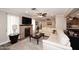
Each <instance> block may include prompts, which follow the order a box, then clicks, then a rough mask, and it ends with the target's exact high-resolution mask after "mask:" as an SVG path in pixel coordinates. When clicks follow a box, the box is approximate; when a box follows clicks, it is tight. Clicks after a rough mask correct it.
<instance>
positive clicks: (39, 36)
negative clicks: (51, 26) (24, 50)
mask: <svg viewBox="0 0 79 59" xmlns="http://www.w3.org/2000/svg"><path fill="white" fill-rule="evenodd" d="M41 37H43V38H44V33H38V34H35V35H34V36H33V35H30V36H29V38H30V42H31V38H34V39H36V40H37V44H39V39H40V38H41Z"/></svg>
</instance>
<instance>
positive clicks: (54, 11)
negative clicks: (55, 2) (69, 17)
mask: <svg viewBox="0 0 79 59" xmlns="http://www.w3.org/2000/svg"><path fill="white" fill-rule="evenodd" d="M67 9H68V8H36V10H31V8H0V10H1V11H4V12H7V13H12V14H16V15H19V16H26V17H27V16H28V17H36V18H37V14H36V13H39V12H42V13H44V12H46V13H47V16H48V17H53V16H55V15H64V14H65V11H66V10H67Z"/></svg>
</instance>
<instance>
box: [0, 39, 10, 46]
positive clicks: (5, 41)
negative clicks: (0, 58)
mask: <svg viewBox="0 0 79 59" xmlns="http://www.w3.org/2000/svg"><path fill="white" fill-rule="evenodd" d="M8 42H10V41H9V40H8V41H5V42H2V43H0V45H3V44H6V43H8Z"/></svg>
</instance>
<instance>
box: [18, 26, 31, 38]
mask: <svg viewBox="0 0 79 59" xmlns="http://www.w3.org/2000/svg"><path fill="white" fill-rule="evenodd" d="M31 33H32V25H29V26H26V25H20V39H24V38H26V37H28V36H29V35H30V34H31Z"/></svg>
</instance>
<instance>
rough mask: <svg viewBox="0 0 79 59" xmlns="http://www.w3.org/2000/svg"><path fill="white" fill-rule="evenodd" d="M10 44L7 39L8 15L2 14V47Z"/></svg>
mask: <svg viewBox="0 0 79 59" xmlns="http://www.w3.org/2000/svg"><path fill="white" fill-rule="evenodd" d="M7 42H9V39H8V37H7V14H6V13H4V12H0V45H1V44H4V43H7Z"/></svg>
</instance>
